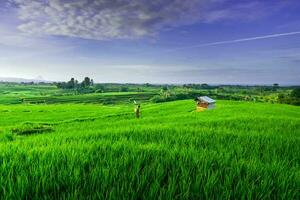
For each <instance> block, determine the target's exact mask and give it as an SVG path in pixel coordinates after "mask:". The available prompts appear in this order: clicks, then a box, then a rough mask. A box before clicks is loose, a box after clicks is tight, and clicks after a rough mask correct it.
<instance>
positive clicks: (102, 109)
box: [0, 100, 300, 199]
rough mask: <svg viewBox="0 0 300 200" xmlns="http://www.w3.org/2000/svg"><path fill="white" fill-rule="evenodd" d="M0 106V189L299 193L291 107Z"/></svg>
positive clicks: (103, 193) (108, 194) (17, 194)
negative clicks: (139, 112) (139, 108)
mask: <svg viewBox="0 0 300 200" xmlns="http://www.w3.org/2000/svg"><path fill="white" fill-rule="evenodd" d="M132 109H133V108H132V105H128V104H116V105H106V106H105V105H100V104H52V105H24V104H20V105H1V106H0V131H1V133H0V152H1V153H0V163H1V165H0V185H1V188H0V198H1V199H19V198H22V199H53V198H61V199H64V198H67V199H79V198H83V197H84V198H90V199H138V198H139V199H140V198H142V199H157V198H161V199H201V198H210V199H211V198H217V199H228V198H232V199H234V198H247V199H269V198H277V199H299V197H300V191H299V188H300V169H299V164H300V107H296V106H289V105H279V104H266V103H249V102H232V101H218V103H217V108H216V109H215V110H211V111H206V112H201V113H197V112H195V111H194V110H195V104H194V102H193V101H192V100H183V101H174V102H167V103H161V104H151V103H146V104H143V105H142V118H141V119H139V120H137V119H135V118H134V114H133V112H132Z"/></svg>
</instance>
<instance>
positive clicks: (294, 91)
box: [291, 88, 300, 98]
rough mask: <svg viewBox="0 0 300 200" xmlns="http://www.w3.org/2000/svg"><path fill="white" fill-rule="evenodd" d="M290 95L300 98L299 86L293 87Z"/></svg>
mask: <svg viewBox="0 0 300 200" xmlns="http://www.w3.org/2000/svg"><path fill="white" fill-rule="evenodd" d="M291 96H292V97H295V98H300V88H295V89H294V90H293V91H292V93H291Z"/></svg>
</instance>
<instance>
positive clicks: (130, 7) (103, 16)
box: [9, 0, 262, 40]
mask: <svg viewBox="0 0 300 200" xmlns="http://www.w3.org/2000/svg"><path fill="white" fill-rule="evenodd" d="M9 1H10V2H11V4H13V5H14V7H15V8H17V12H18V17H19V19H20V20H21V21H22V23H21V24H20V25H19V26H18V29H19V30H21V31H22V32H25V33H28V34H34V35H56V36H69V37H79V38H85V39H95V40H107V39H131V38H139V37H143V36H149V35H154V34H156V33H157V32H158V31H161V30H165V29H169V28H172V27H176V26H180V25H186V24H192V23H195V22H205V23H212V22H216V21H220V20H228V19H231V20H232V19H242V18H243V17H244V18H249V16H256V17H257V16H258V13H257V10H258V9H257V8H258V7H260V6H262V3H257V2H259V1H255V2H253V1H251V2H252V3H241V4H238V3H237V4H232V5H231V4H229V5H230V6H229V7H228V5H227V4H226V3H227V2H228V1H229V0H188V1H185V0H152V1H149V0H77V1H72V0H47V1H45V0H9ZM247 11H251V12H247ZM253 12H256V14H255V15H253ZM247 13H250V14H247Z"/></svg>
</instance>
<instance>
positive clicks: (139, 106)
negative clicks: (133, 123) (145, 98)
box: [134, 101, 141, 119]
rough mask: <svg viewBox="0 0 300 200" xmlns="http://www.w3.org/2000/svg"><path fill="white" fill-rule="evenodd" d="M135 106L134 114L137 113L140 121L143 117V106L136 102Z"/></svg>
mask: <svg viewBox="0 0 300 200" xmlns="http://www.w3.org/2000/svg"><path fill="white" fill-rule="evenodd" d="M134 105H135V108H134V112H135V117H136V118H137V119H139V118H140V116H141V113H140V112H141V105H140V104H138V103H136V101H134Z"/></svg>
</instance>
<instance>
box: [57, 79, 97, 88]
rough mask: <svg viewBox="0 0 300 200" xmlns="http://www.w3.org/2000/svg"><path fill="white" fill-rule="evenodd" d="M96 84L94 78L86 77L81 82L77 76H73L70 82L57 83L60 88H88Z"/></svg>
mask: <svg viewBox="0 0 300 200" xmlns="http://www.w3.org/2000/svg"><path fill="white" fill-rule="evenodd" d="M93 85H94V80H93V79H91V78H89V77H85V78H84V79H83V81H82V82H79V81H78V80H76V79H75V78H71V80H70V81H68V82H59V83H56V87H57V88H60V89H87V88H90V87H91V86H93Z"/></svg>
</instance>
